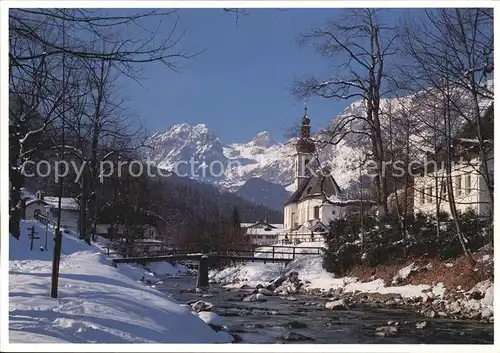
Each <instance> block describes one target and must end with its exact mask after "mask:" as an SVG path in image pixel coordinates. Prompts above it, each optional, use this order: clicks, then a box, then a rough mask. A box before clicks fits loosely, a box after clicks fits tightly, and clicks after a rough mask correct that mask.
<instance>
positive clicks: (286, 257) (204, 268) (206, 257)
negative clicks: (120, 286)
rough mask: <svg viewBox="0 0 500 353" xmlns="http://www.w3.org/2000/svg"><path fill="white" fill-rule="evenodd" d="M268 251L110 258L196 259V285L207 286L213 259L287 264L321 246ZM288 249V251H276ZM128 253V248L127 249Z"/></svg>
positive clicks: (165, 252) (172, 251)
mask: <svg viewBox="0 0 500 353" xmlns="http://www.w3.org/2000/svg"><path fill="white" fill-rule="evenodd" d="M266 248H271V250H270V251H269V250H268V251H256V250H227V251H224V252H196V253H193V252H189V251H186V250H180V249H168V250H163V249H162V250H163V251H162V252H149V251H147V254H144V255H141V256H131V257H122V258H114V259H112V261H113V265H114V266H116V264H119V263H136V264H141V265H145V264H147V263H151V262H161V261H167V262H177V261H189V260H190V261H197V262H199V266H198V281H197V287H208V270H209V266H210V263H211V261H210V260H211V259H213V260H230V261H233V262H263V263H268V262H271V263H284V264H288V263H289V262H291V261H293V260H294V259H295V258H296V256H297V255H319V254H321V250H322V248H319V247H296V246H270V247H266ZM277 249H278V250H283V249H285V250H288V249H290V251H277ZM127 253H129V254H130V250H128V251H127ZM110 254H111V253H110V247H108V256H109V255H110Z"/></svg>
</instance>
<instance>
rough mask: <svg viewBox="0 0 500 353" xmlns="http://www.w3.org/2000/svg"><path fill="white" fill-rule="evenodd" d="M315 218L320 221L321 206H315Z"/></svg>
mask: <svg viewBox="0 0 500 353" xmlns="http://www.w3.org/2000/svg"><path fill="white" fill-rule="evenodd" d="M314 218H318V219H319V206H314Z"/></svg>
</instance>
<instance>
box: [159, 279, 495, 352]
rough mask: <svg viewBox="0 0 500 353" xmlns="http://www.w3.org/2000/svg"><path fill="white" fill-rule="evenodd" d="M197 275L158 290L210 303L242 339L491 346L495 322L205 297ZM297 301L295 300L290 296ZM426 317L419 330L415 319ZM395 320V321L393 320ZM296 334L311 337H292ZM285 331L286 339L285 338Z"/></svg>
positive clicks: (232, 294)
mask: <svg viewBox="0 0 500 353" xmlns="http://www.w3.org/2000/svg"><path fill="white" fill-rule="evenodd" d="M195 284H196V277H193V276H181V277H168V278H164V279H163V284H159V285H157V289H159V290H160V291H162V292H165V293H169V295H171V296H172V297H173V298H174V299H175V300H177V301H178V302H179V303H190V302H193V301H196V300H203V301H207V302H210V303H212V304H213V305H214V308H212V311H214V312H216V313H217V314H219V315H220V316H222V317H223V318H224V320H225V321H226V325H227V326H228V327H229V332H231V333H236V334H237V335H238V336H239V337H240V338H241V340H242V341H241V343H323V344H325V343H328V344H356V343H366V344H369V343H405V344H420V343H427V344H443V343H444V344H492V343H493V324H482V323H478V322H474V321H460V320H447V319H443V318H437V319H430V318H427V317H424V316H421V315H419V314H416V313H414V312H411V311H409V310H405V309H374V308H363V309H350V310H341V311H331V310H327V309H325V307H324V305H325V303H326V298H320V297H313V296H309V295H294V296H293V297H292V298H291V299H292V300H289V299H288V298H284V297H279V296H269V297H267V298H268V301H267V302H263V303H257V302H243V301H241V299H242V297H244V296H246V295H248V294H249V293H250V292H251V289H250V290H231V291H227V290H226V289H225V288H223V287H221V286H218V285H213V284H212V285H211V287H210V288H209V289H208V291H207V292H205V296H203V293H195V292H193V289H194V287H195ZM294 299H295V300H294ZM389 321H392V322H393V323H391V326H393V327H394V326H396V327H397V330H398V332H397V333H396V334H395V335H393V336H389V337H378V336H376V335H375V332H376V329H377V328H378V327H380V326H387V323H388V322H389ZM422 321H426V322H427V325H426V327H424V328H422V329H417V328H416V327H415V325H416V323H419V322H422ZM395 323H397V325H396V324H395ZM295 334H298V335H300V336H301V337H302V338H304V337H307V338H310V340H303V341H294V340H290V339H293V338H294V337H293V336H296V335H295ZM286 335H288V337H286V338H288V340H287V339H284V336H286Z"/></svg>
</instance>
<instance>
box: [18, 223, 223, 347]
mask: <svg viewBox="0 0 500 353" xmlns="http://www.w3.org/2000/svg"><path fill="white" fill-rule="evenodd" d="M33 225H34V226H35V230H36V231H37V233H38V235H39V236H40V238H41V239H38V240H35V246H34V250H33V251H30V250H29V249H30V241H29V239H28V233H27V228H28V226H33ZM21 227H22V228H21V229H22V235H21V240H19V241H17V240H15V239H14V238H12V237H10V239H9V240H10V241H9V243H10V247H9V255H10V261H9V311H10V312H9V334H10V342H11V343H52V342H68V343H148V342H149V343H215V342H230V340H229V338H228V337H226V336H224V335H220V334H218V333H216V332H215V331H214V330H213V329H212V328H210V327H209V326H208V325H207V324H205V323H204V322H203V321H202V320H201V319H200V318H199V317H197V316H196V315H192V314H191V311H190V310H189V309H187V308H186V307H183V306H181V305H179V304H178V303H176V302H175V301H174V300H172V299H169V298H168V297H167V296H166V295H164V294H162V293H160V292H158V291H156V290H155V289H152V288H149V287H147V286H145V285H144V284H142V283H139V282H137V280H138V279H139V278H141V277H143V276H145V275H151V274H148V273H146V272H145V271H144V270H143V269H140V268H137V267H134V266H130V265H124V266H121V267H120V268H118V269H117V268H114V267H112V266H110V261H109V260H108V259H106V258H105V257H104V256H103V255H102V253H101V251H100V250H99V249H98V248H97V247H95V246H88V245H87V244H85V243H83V242H81V241H80V240H78V239H76V238H75V237H73V236H71V235H64V236H63V244H62V249H63V251H62V253H63V256H62V258H61V266H60V277H59V296H58V298H57V299H52V298H50V296H49V291H50V282H51V268H52V266H51V258H52V236H53V234H52V232H51V231H50V229H49V234H48V249H49V251H48V252H47V251H44V252H42V251H40V247H41V245H42V244H44V242H45V228H44V226H42V225H41V224H39V223H37V222H31V221H24V222H22V224H21ZM134 279H135V280H134Z"/></svg>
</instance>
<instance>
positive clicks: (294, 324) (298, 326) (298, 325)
mask: <svg viewBox="0 0 500 353" xmlns="http://www.w3.org/2000/svg"><path fill="white" fill-rule="evenodd" d="M287 326H288V327H290V328H294V329H301V328H307V325H306V324H304V323H303V322H300V321H291V322H289V323H288V324H287Z"/></svg>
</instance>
